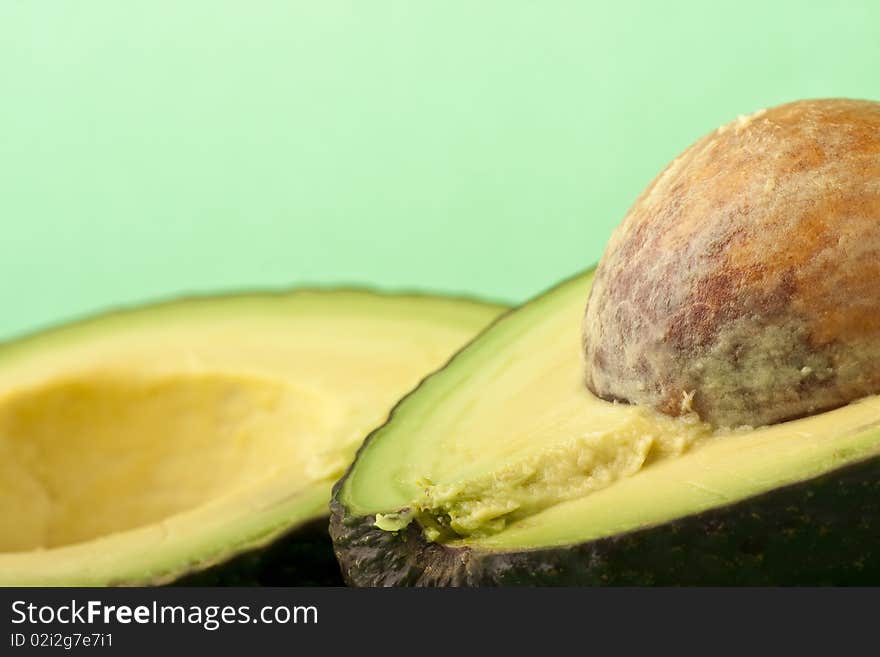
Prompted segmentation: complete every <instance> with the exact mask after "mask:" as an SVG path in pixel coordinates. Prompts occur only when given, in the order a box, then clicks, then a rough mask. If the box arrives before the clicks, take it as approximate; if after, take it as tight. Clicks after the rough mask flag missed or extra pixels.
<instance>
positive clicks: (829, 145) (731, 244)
mask: <svg viewBox="0 0 880 657" xmlns="http://www.w3.org/2000/svg"><path fill="white" fill-rule="evenodd" d="M582 335H583V349H584V355H585V381H586V385H587V387H588V388H589V389H590V390H591V391H592V392H593V393H595V394H596V395H597V396H599V397H601V398H603V399H607V400H618V401H626V402H630V403H634V404H639V405H645V406H650V407H653V408H655V409H657V410H659V411H661V412H663V413H666V414H669V415H679V414H680V413H681V409H682V400H683V399H690V407H691V408H692V409H693V410H694V411H696V412H697V413H698V414H699V416H700V418H701V419H702V420H704V421H706V422H709V423H711V424H713V425H716V426H728V427H731V426H740V425H751V426H759V425H767V424H773V423H778V422H782V421H786V420H790V419H793V418H798V417H803V416H808V415H812V414H815V413H819V412H823V411H827V410H830V409H833V408H836V407H839V406H843V405H846V404H848V403H850V402H852V401H854V400H857V399H860V398H863V397H866V396H869V395H872V394H876V393H878V392H880V103H875V102H869V101H857V100H808V101H799V102H795V103H790V104H787V105H782V106H779V107H775V108H772V109H769V110H766V111H761V112H757V113H755V114H753V115H751V116H748V117H741V118H739V119H737V120H736V121H734V122H732V123H730V124H728V125H726V126H722V127H721V128H719V129H717V130H715V131H714V132H712V133H711V134H709V135H707V136H706V137H704V138H703V139H701V140H699V141H698V142H696V143H695V144H694V145H693V146H691V147H690V148H688V149H687V150H686V151H684V153H682V154H681V155H680V156H679V157H678V158H676V159H675V160H674V161H673V162H672V163H671V164H670V165H669V166H667V167H666V169H665V170H664V171H663V172H662V173H661V174H660V175H659V176H658V177H657V178H656V179H655V180H654V181H653V182H652V183H651V184H650V185H649V186H648V187H647V189H646V190H645V191H644V192H643V193H642V194H641V196H640V197H639V198H638V199H637V201H636V202H635V204H634V205H633V207H632V208H631V209H630V211H629V213H628V214H627V216H626V217H625V219H624V221H623V222H622V224H621V225H620V227H619V228H618V229H617V230H616V232H615V233H614V235H613V236H612V238H611V240H610V242H609V245H608V247H607V250H606V252H605V254H604V256H603V258H602V260H601V262H600V264H599V267H598V269H597V272H596V277H595V281H594V284H593V287H592V289H591V293H590V297H589V302H588V304H587V309H586V314H585V317H584V320H583V331H582Z"/></svg>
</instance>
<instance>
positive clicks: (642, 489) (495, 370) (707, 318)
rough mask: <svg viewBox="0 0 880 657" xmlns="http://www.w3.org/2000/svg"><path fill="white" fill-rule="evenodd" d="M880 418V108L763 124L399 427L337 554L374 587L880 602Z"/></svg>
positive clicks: (633, 215)
mask: <svg viewBox="0 0 880 657" xmlns="http://www.w3.org/2000/svg"><path fill="white" fill-rule="evenodd" d="M585 306H586V312H585ZM878 393H880V104H878V103H873V102H865V101H849V100H816V101H802V102H795V103H791V104H788V105H783V106H780V107H776V108H773V109H770V110H767V111H761V112H757V113H755V114H753V115H751V116H745V117H741V118H739V119H737V120H736V121H734V122H732V123H730V124H728V125H725V126H723V127H721V128H719V129H717V130H715V131H714V132H712V133H711V134H709V135H708V136H706V137H704V138H703V139H701V140H699V141H698V142H696V143H695V144H694V145H693V146H691V147H690V148H689V149H687V150H686V151H685V152H684V153H682V154H681V155H680V156H679V157H678V158H676V159H675V160H674V161H673V162H672V163H671V164H670V165H669V166H667V167H666V169H665V170H664V171H663V172H662V173H661V174H660V175H659V176H658V177H657V178H656V179H655V180H654V181H653V182H652V183H651V184H650V185H649V186H648V188H647V189H646V190H645V191H644V192H643V193H642V194H641V196H640V197H639V198H638V200H637V201H636V203H635V204H634V206H633V207H632V208H631V210H630V211H629V213H628V215H627V216H626V217H625V219H624V221H623V223H622V225H621V226H620V227H619V228H618V229H617V231H616V232H615V233H614V235H613V237H612V239H611V241H610V243H609V245H608V247H607V250H606V252H605V254H604V256H603V258H602V260H601V262H600V264H599V266H598V268H597V269H596V270H595V271H594V272H593V271H590V272H587V273H584V274H582V275H580V276H577V277H575V278H573V279H571V280H569V281H567V282H564V283H562V284H561V285H559V286H558V287H556V288H554V289H552V290H550V291H549V292H547V293H545V294H544V295H542V296H540V297H538V298H536V299H535V300H533V301H531V302H529V303H527V304H526V305H525V306H523V307H521V308H520V309H518V310H516V311H514V312H512V313H510V314H509V315H507V316H506V317H504V318H503V319H501V320H500V321H498V322H497V323H496V324H494V325H493V326H492V327H490V328H489V329H488V330H487V331H485V332H484V333H483V334H482V335H481V336H480V337H479V338H477V339H476V340H475V341H474V342H472V343H470V344H469V345H468V346H467V347H466V348H465V349H463V350H462V351H461V352H459V353H458V354H457V355H456V356H455V357H454V358H453V359H452V360H451V362H450V363H449V364H448V365H447V366H446V367H445V368H444V369H442V370H440V371H439V372H437V373H435V374H434V375H432V376H431V377H429V378H428V379H426V380H425V381H424V382H423V383H422V384H421V385H420V386H419V387H418V388H417V389H416V391H415V392H413V393H412V394H410V395H409V396H408V397H406V398H405V399H404V400H403V401H402V402H401V403H400V404H399V405H398V406H397V407H396V409H395V410H394V412H393V413H392V416H391V418H390V420H389V421H388V422H387V423H386V424H385V425H384V426H382V427H380V428H379V429H378V430H376V431H375V432H373V434H372V435H371V436H370V437H369V438H368V439H367V441H366V442H365V444H364V445H363V446H362V447H361V449H360V452H359V454H358V457H357V459H356V460H355V462H354V463H353V465H352V466H351V468H350V469H349V471H348V473H347V475H346V476H345V477H344V478H343V479H342V480H341V481H340V482H339V483H338V484H337V486H336V488H335V491H334V498H333V501H332V503H331V507H332V515H331V534H332V536H333V541H334V545H335V549H336V553H337V556H338V558H339V560H340V563H341V565H342V570H343V574H344V576H345V577H346V579H347V581H349V582H350V583H353V584H357V585H431V584H438V585H495V584H683V585H706V584H716V585H717V584H754V585H759V584H764V585H781V584H813V585H818V584H865V583H871V584H877V583H880V396H878Z"/></svg>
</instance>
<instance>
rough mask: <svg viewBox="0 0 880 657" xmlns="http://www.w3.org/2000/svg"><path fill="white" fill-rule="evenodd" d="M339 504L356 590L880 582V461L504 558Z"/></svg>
mask: <svg viewBox="0 0 880 657" xmlns="http://www.w3.org/2000/svg"><path fill="white" fill-rule="evenodd" d="M340 489H341V482H340V484H337V486H336V489H335V492H334V497H333V501H332V502H331V512H332V515H331V519H330V533H331V536H332V537H333V541H334V546H335V549H336V555H337V558H338V559H339V562H340V564H341V566H342V572H343V576H344V577H345V580H346V582H348V583H349V584H350V585H354V586H511V585H519V586H523V585H524V586H596V585H617V586H648V585H651V586H795V585H798V586H830V585H835V586H859V585H877V584H880V456H877V457H872V458H870V459H868V460H865V461H861V462H857V463H853V464H850V465H847V466H844V467H842V468H839V469H837V470H833V471H830V472H828V473H825V474H823V475H821V476H819V477H816V478H813V479H809V480H806V481H803V482H798V483H795V484H790V485H788V486H784V487H781V488H777V489H774V490H771V491H768V492H766V493H763V494H760V495H757V496H754V497H751V498H747V499H744V500H741V501H739V502H736V503H733V504H730V505H727V506H722V507H718V508H714V509H709V510H707V511H704V512H702V513H698V514H695V515H691V516H685V517H681V518H677V519H675V520H672V521H669V522H666V523H663V524H661V525H656V526H653V527H647V528H644V529H640V530H636V531H632V532H628V533H625V534H620V535H617V536H609V537H606V538H601V539H597V540H593V541H589V542H586V543H581V544H577V545H569V546H562V547H550V548H546V549H534V550H524V551H519V552H500V551H491V552H490V551H488V550H479V549H476V548H467V547H456V548H451V547H446V546H444V545H441V544H439V543H429V542H428V541H426V540H425V538H424V537H423V536H422V533H421V529H420V527H419V526H418V524H417V523H411V524H410V525H409V526H408V527H407V528H406V530H403V531H401V532H397V533H391V532H385V531H382V530H380V529H378V528H376V527H374V526H373V522H374V518H373V517H372V516H366V517H356V516H353V515H352V514H350V513H349V512H348V511H347V509H346V508H345V507H344V506H343V505H342V503H341V502H340V501H339V491H340Z"/></svg>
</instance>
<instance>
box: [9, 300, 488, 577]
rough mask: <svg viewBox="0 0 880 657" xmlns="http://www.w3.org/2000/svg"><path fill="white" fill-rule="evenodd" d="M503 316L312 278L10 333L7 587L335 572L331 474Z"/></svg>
mask: <svg viewBox="0 0 880 657" xmlns="http://www.w3.org/2000/svg"><path fill="white" fill-rule="evenodd" d="M503 310H504V309H503V308H502V307H501V306H498V305H493V304H485V303H480V302H477V301H471V300H465V299H452V298H443V297H430V296H420V295H406V294H401V295H393V294H379V293H374V292H368V291H359V290H312V289H300V290H295V291H291V292H285V293H266V294H260V293H255V294H239V295H229V296H217V297H204V298H191V299H183V300H178V301H174V302H168V303H163V304H156V305H151V306H146V307H141V308H136V309H130V310H124V311H120V312H116V313H112V314H105V315H102V316H98V317H95V318H92V319H88V320H85V321H81V322H78V323H75V324H71V325H67V326H63V327H60V328H55V329H51V330H47V331H43V332H40V333H37V334H34V335H32V336H28V337H24V338H21V339H18V340H15V341H12V342H9V343H6V344H4V345H2V346H0V489H2V491H3V492H2V495H0V585H4V586H12V585H89V586H91V585H109V584H122V585H131V584H162V583H184V584H257V583H262V584H326V583H341V580H340V579H339V574H338V566H336V564H335V559H334V557H333V553H332V549H331V548H330V541H329V537H328V536H327V519H326V517H327V514H328V512H329V510H328V501H329V498H330V489H331V486H332V484H333V482H334V481H335V480H336V479H337V478H338V477H339V475H340V474H341V473H342V471H343V470H344V469H345V468H346V467H347V465H348V464H349V462H350V461H351V459H352V458H353V455H354V452H355V450H356V448H357V446H358V444H359V443H360V441H361V440H362V438H363V436H364V435H366V434H367V433H368V431H369V430H370V429H371V428H373V427H375V426H377V425H378V424H380V423H381V422H382V421H383V420H384V419H385V418H386V416H387V414H388V411H389V409H390V408H391V406H392V405H393V403H394V402H395V401H396V400H397V399H398V398H399V397H400V396H401V395H402V394H403V393H405V392H406V391H408V390H409V389H411V388H412V387H413V386H414V385H415V384H416V383H418V381H419V380H420V379H421V378H422V377H423V376H425V375H426V374H427V373H429V372H430V371H432V370H434V369H436V368H437V367H439V366H440V365H442V364H443V363H444V362H445V361H446V360H447V359H448V357H449V356H450V355H451V354H452V353H453V352H454V351H455V350H456V349H457V348H459V347H461V346H462V345H463V344H464V343H465V342H467V341H468V340H470V339H471V338H472V337H473V336H474V335H475V334H476V333H477V332H478V331H479V330H480V329H481V328H483V327H484V326H486V325H487V324H488V323H489V322H491V321H492V320H493V319H494V318H495V317H496V316H498V315H499V314H500V313H501V312H502V311H503Z"/></svg>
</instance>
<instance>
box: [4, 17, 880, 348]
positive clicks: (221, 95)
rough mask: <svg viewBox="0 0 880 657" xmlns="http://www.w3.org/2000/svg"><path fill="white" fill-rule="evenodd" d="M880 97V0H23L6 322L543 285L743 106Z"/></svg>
mask: <svg viewBox="0 0 880 657" xmlns="http://www.w3.org/2000/svg"><path fill="white" fill-rule="evenodd" d="M832 95H833V96H857V97H869V98H874V99H880V2H877V0H865V1H863V2H856V1H845V0H837V1H836V2H804V1H800V2H794V1H789V2H769V1H767V0H761V1H754V0H737V1H736V2H705V1H700V0H694V1H691V2H645V1H644V0H643V1H641V2H632V1H616V2H560V1H552V0H545V1H542V2H538V1H535V2H524V1H518V2H517V1H513V0H507V1H497V2H494V1H493V2H489V1H486V0H476V1H472V2H454V1H445V2H418V1H416V0H401V1H399V2H383V1H374V0H371V1H366V0H364V1H361V2H354V1H351V2H345V3H343V2H332V1H329V2H328V1H326V0H310V1H307V2H306V1H304V2H292V1H287V2H259V1H254V0H248V1H245V0H241V1H240V2H217V1H211V2H208V1H200V2H195V1H193V0H188V1H186V2H180V1H178V0H174V1H169V0H161V1H160V0H149V1H146V2H136V1H131V0H129V1H126V2H119V1H118V0H106V1H100V2H99V1H95V0H0V228H2V230H0V263H2V264H0V267H2V270H0V273H2V276H0V338H3V337H9V336H11V335H14V334H17V333H20V332H22V331H25V330H30V329H32V328H36V327H39V326H42V325H45V324H47V323H54V322H58V321H61V320H65V319H68V318H71V317H75V316H79V315H82V314H84V313H88V312H93V311H96V310H99V309H103V308H107V307H110V306H113V305H117V304H128V303H133V302H139V301H142V300H148V299H155V298H163V297H168V296H175V295H179V294H183V293H189V292H206V291H214V290H225V289H237V288H251V287H263V286H272V287H279V286H286V285H290V284H295V283H321V284H335V283H356V282H360V283H367V284H372V285H377V286H381V287H383V288H390V289H394V288H418V289H427V290H443V291H449V292H466V293H472V294H481V295H486V296H489V297H494V298H499V299H506V300H510V301H519V300H522V299H524V298H526V297H527V296H530V295H532V294H534V293H536V292H537V291H539V290H541V289H543V288H545V287H546V286H548V285H549V284H551V283H553V282H554V281H556V280H558V279H560V278H561V277H564V276H566V275H568V274H570V273H572V272H574V271H575V270H578V269H580V268H583V267H584V266H586V265H589V264H590V263H592V262H594V261H595V260H596V259H597V258H598V257H599V255H600V253H601V251H602V247H603V244H604V242H605V240H606V238H607V236H608V234H609V232H610V230H611V229H612V227H613V226H614V225H615V224H616V223H617V222H618V221H619V220H620V218H621V217H622V215H623V214H624V212H625V211H626V209H627V207H628V206H629V204H630V203H631V202H632V200H633V199H634V197H635V195H636V194H637V193H638V192H639V191H640V190H641V188H642V187H643V186H644V185H645V184H646V183H647V182H648V181H649V180H650V179H651V178H652V177H653V175H654V174H655V173H656V172H657V171H658V170H659V169H660V168H661V167H662V166H663V165H664V164H665V163H666V162H667V161H668V160H669V159H670V158H671V157H673V156H674V155H675V154H676V153H677V152H678V151H680V150H681V149H683V148H684V147H685V146H687V145H688V144H689V143H690V142H691V141H693V140H694V139H695V138H697V137H698V136H700V135H701V134H703V133H705V132H707V131H708V130H710V129H711V128H713V127H715V126H716V125H717V124H719V123H722V122H725V121H727V120H729V119H732V118H734V117H735V116H736V115H737V114H740V113H745V112H749V111H752V110H755V109H758V108H760V107H763V106H767V105H772V104H776V103H779V102H783V101H787V100H792V99H795V98H799V97H815V96H832Z"/></svg>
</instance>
